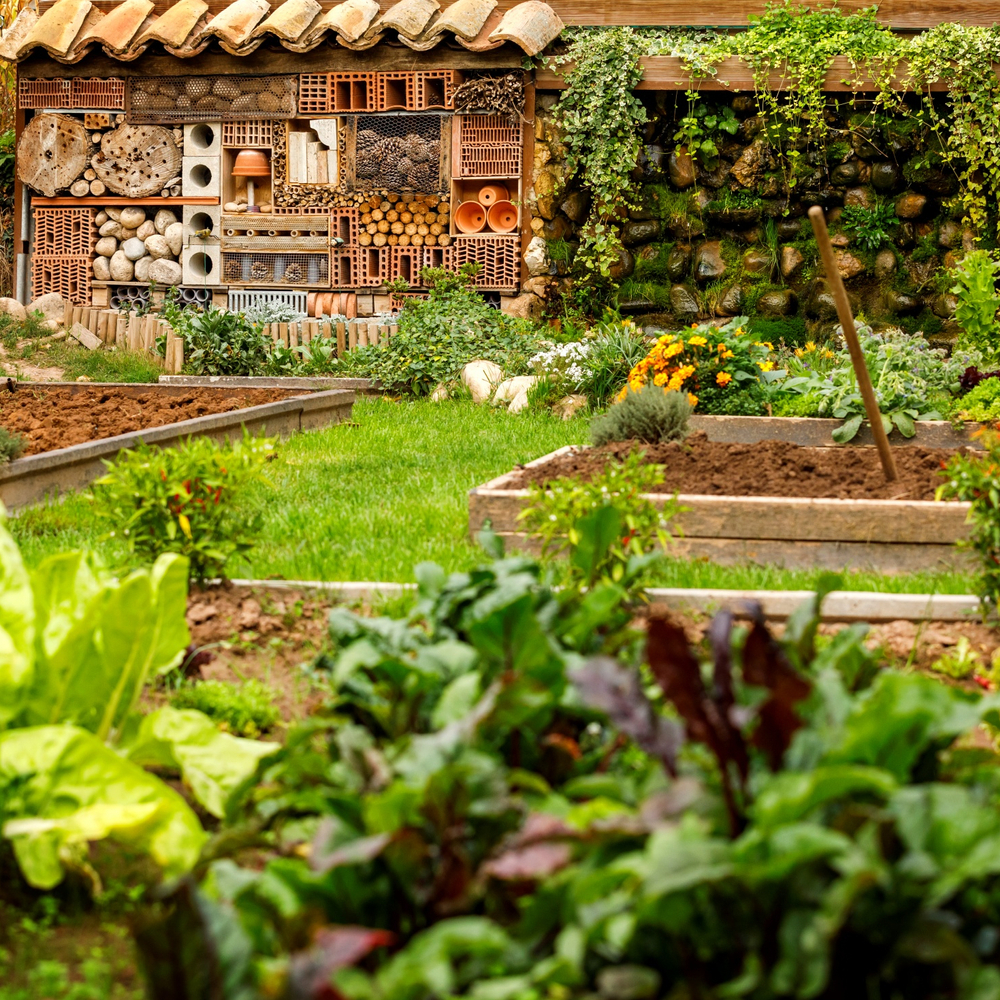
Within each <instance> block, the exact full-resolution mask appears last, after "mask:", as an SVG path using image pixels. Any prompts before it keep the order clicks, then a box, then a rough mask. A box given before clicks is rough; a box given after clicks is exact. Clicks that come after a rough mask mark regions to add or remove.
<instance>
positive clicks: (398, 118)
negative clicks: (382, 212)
mask: <svg viewBox="0 0 1000 1000" xmlns="http://www.w3.org/2000/svg"><path fill="white" fill-rule="evenodd" d="M355 148H356V155H355V181H356V186H357V187H358V188H361V189H362V190H365V189H369V188H392V189H396V190H404V191H405V190H410V191H424V192H434V191H439V190H440V189H441V116H440V115H379V116H376V115H359V116H358V131H357V140H356V147H355Z"/></svg>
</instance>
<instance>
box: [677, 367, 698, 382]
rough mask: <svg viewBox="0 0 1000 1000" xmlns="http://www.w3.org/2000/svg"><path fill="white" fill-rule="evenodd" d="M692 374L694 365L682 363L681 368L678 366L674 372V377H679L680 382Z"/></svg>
mask: <svg viewBox="0 0 1000 1000" xmlns="http://www.w3.org/2000/svg"><path fill="white" fill-rule="evenodd" d="M693 374H694V365H684V366H683V367H682V368H678V369H677V371H676V372H674V377H675V378H679V379H680V380H681V381H682V382H684V381H686V380H687V379H689V378H690V377H691V376H692V375H693Z"/></svg>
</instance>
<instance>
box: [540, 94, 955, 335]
mask: <svg viewBox="0 0 1000 1000" xmlns="http://www.w3.org/2000/svg"><path fill="white" fill-rule="evenodd" d="M557 99H558V98H557V95H556V94H541V93H540V94H539V95H538V101H537V114H536V120H535V158H534V171H533V177H532V185H531V187H530V189H529V191H528V208H529V209H530V212H531V216H532V222H531V225H532V230H533V239H532V241H531V244H530V246H529V249H528V252H527V254H526V258H525V259H526V262H527V264H528V268H529V272H530V275H531V276H530V278H529V279H528V281H527V283H526V284H525V287H524V291H525V293H526V294H525V295H522V296H521V298H522V300H525V307H524V310H523V311H524V312H526V313H530V312H532V311H535V312H537V311H538V308H540V306H541V302H540V301H538V302H536V303H535V305H536V306H537V307H538V308H534V307H532V305H531V303H530V302H527V300H528V297H529V296H532V297H536V298H537V299H538V300H541V299H545V300H547V301H548V302H550V303H552V302H553V301H554V300H558V298H559V296H560V295H561V294H563V293H565V292H566V291H568V290H569V288H570V287H571V279H570V277H569V275H570V272H571V260H572V256H573V253H574V250H575V247H576V245H577V243H578V240H579V232H580V227H581V225H582V224H584V223H585V221H586V218H587V213H588V210H589V199H588V197H587V195H586V193H585V192H583V191H580V190H574V189H573V188H572V187H569V186H567V184H566V180H565V174H566V166H565V149H564V147H563V145H562V144H561V142H560V138H559V133H558V129H557V128H556V127H555V124H554V119H553V113H552V109H553V107H554V105H555V103H556V101H557ZM643 100H644V101H645V103H646V105H647V111H648V114H649V118H650V121H649V122H648V123H647V125H646V129H645V135H644V146H643V151H642V154H641V156H640V160H639V163H638V165H637V166H636V169H635V170H634V171H633V177H634V180H635V189H634V195H635V200H636V203H637V204H638V205H639V207H638V208H636V209H633V210H631V211H629V212H628V213H627V217H624V216H625V213H624V212H623V220H622V237H623V242H624V245H625V249H624V250H623V251H622V254H621V259H620V261H618V262H617V263H616V265H615V267H614V268H613V274H614V277H615V278H616V280H617V281H618V282H619V291H618V301H619V305H620V308H621V311H622V312H623V313H625V314H632V315H634V316H636V318H637V321H639V322H641V323H643V324H657V325H677V324H680V323H684V322H690V321H691V320H694V319H705V318H710V317H712V316H720V317H724V316H731V315H738V314H741V313H748V314H750V315H757V316H761V317H766V318H771V319H790V320H792V321H793V322H794V323H796V324H797V325H799V326H802V321H804V322H805V324H807V325H809V326H812V325H813V324H829V323H831V322H834V321H835V314H836V311H835V307H834V302H833V296H832V294H831V292H830V288H829V284H828V282H827V281H826V279H825V277H824V275H823V269H822V264H821V262H820V261H819V259H818V248H817V246H816V242H815V240H814V239H813V236H812V230H811V227H810V225H809V223H808V220H807V218H806V212H807V210H808V208H809V207H810V206H811V205H813V204H820V205H822V206H823V207H824V208H825V209H826V210H827V219H828V224H829V228H830V233H831V237H832V240H833V243H834V246H835V247H836V255H837V260H838V264H839V270H840V273H841V275H842V277H843V278H844V280H845V283H846V286H847V289H848V292H849V294H850V296H851V299H852V302H853V304H854V307H855V310H856V311H860V312H863V313H864V315H865V316H866V317H867V318H868V319H869V320H872V321H880V320H881V321H891V322H894V323H897V324H899V325H902V326H903V327H904V328H907V329H911V330H916V329H921V330H923V331H924V332H925V333H926V334H928V336H931V337H932V338H941V339H944V340H947V339H949V338H950V335H951V334H952V332H953V327H954V323H953V322H952V321H951V319H950V317H951V315H952V313H953V311H954V307H955V302H954V298H953V297H952V296H951V295H950V294H948V292H947V287H948V281H947V277H946V275H945V269H946V268H947V267H948V266H950V265H952V264H953V263H954V262H955V254H956V251H958V252H959V253H960V252H961V251H962V250H963V249H969V248H971V246H972V245H973V244H972V233H971V231H969V230H968V228H966V227H964V226H963V224H962V222H961V217H962V212H961V208H960V206H959V205H958V204H957V202H958V199H957V198H956V197H955V195H956V194H957V192H958V182H957V179H956V177H955V176H954V173H953V172H951V171H950V170H948V169H947V168H945V167H943V166H942V165H941V163H940V157H938V156H937V155H936V154H935V153H934V148H935V142H936V140H935V139H934V138H933V137H932V136H931V134H930V133H929V131H928V130H927V129H926V126H925V125H924V124H923V122H922V121H921V119H920V118H918V117H917V116H907V115H899V116H894V117H891V118H890V117H887V116H885V115H881V116H874V115H873V114H872V113H871V112H870V110H868V111H866V110H865V109H864V108H863V107H861V106H860V104H859V105H858V106H855V107H852V106H851V105H850V104H849V103H848V102H847V101H844V100H841V101H838V100H836V99H835V98H833V97H832V96H831V99H830V102H829V105H828V110H827V119H828V123H829V135H828V138H827V140H826V145H825V148H819V147H815V146H804V147H803V148H802V149H801V151H800V154H799V156H797V157H793V158H791V159H789V158H788V157H786V156H781V155H780V154H776V153H775V150H774V148H773V147H772V145H771V144H770V142H769V141H768V138H767V136H766V131H767V130H766V128H765V123H764V121H763V119H762V118H761V117H760V116H759V115H758V113H757V110H758V109H757V103H756V101H755V99H754V98H753V96H752V95H746V94H743V95H735V96H734V95H730V94H724V93H710V92H706V93H704V94H702V96H701V101H700V105H701V106H702V107H704V108H705V109H706V111H707V112H708V114H709V115H715V116H717V117H719V118H720V120H721V115H723V114H725V115H726V116H727V119H728V120H729V121H730V122H732V123H733V125H738V127H736V131H735V133H734V134H729V133H728V132H727V131H724V130H721V129H716V130H715V131H710V130H706V134H708V135H710V137H711V138H712V139H713V140H714V141H715V143H716V145H717V147H718V157H717V158H715V159H714V160H713V159H709V160H708V161H707V162H696V161H694V160H692V159H691V157H689V156H688V155H687V154H686V153H685V152H684V151H683V150H682V149H680V148H679V146H678V143H677V142H676V140H675V139H674V136H675V135H676V133H677V130H678V127H679V121H680V119H681V118H683V117H684V115H685V114H686V113H687V101H686V98H685V96H684V94H683V93H682V92H679V93H674V92H669V93H666V92H665V93H652V94H648V93H643ZM915 107H916V105H915ZM726 109H730V111H731V113H730V111H727V110H726ZM733 115H735V120H734V119H733V117H732V116H733ZM848 207H853V208H856V209H857V208H860V209H866V210H868V212H873V211H874V212H877V211H878V210H879V209H881V211H882V212H883V213H884V215H883V220H882V223H881V226H879V225H877V224H876V222H875V216H873V215H869V214H868V213H867V212H861V213H851V212H848V214H847V216H846V217H845V215H844V209H845V208H848ZM852 214H854V216H855V221H856V220H857V218H858V216H860V218H861V220H862V221H863V222H865V223H868V224H870V225H869V229H870V228H871V226H872V225H874V227H875V230H876V234H875V235H874V238H871V237H872V234H871V233H870V232H869V234H868V235H869V237H870V238H869V239H868V240H867V241H866V240H865V238H864V237H865V235H866V234H865V232H864V231H863V230H859V229H858V228H857V227H855V226H852V225H849V224H848V223H849V222H850V221H851V215H852ZM879 228H881V229H882V230H883V231H884V233H885V234H886V235H887V237H888V238H887V239H886V240H885V241H884V242H881V243H880V244H878V245H876V246H872V245H871V244H872V243H873V242H875V243H877V242H878V235H877V230H878V229H879ZM866 242H867V243H868V244H869V245H866ZM550 308H551V306H550Z"/></svg>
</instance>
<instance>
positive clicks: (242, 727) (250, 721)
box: [170, 680, 281, 738]
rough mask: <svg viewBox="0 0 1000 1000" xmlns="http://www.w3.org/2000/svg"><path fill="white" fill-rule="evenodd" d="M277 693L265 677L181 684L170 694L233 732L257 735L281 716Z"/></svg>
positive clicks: (175, 702)
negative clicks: (258, 679)
mask: <svg viewBox="0 0 1000 1000" xmlns="http://www.w3.org/2000/svg"><path fill="white" fill-rule="evenodd" d="M275 697H276V692H275V690H274V688H272V687H269V686H268V685H267V684H264V683H263V682H262V681H257V680H249V681H244V682H243V683H242V684H231V683H227V682H226V681H216V680H204V681H194V682H191V683H189V684H185V685H184V686H183V687H180V688H178V689H177V690H176V691H175V692H174V693H173V694H172V695H171V696H170V704H171V705H173V706H174V708H194V709H197V710H198V711H199V712H203V713H204V714H205V715H207V716H208V717H209V718H210V719H211V720H212V721H213V722H215V723H216V724H217V725H218V726H219V727H220V728H221V729H223V730H225V731H226V732H229V733H232V734H233V735H234V736H247V737H250V738H256V737H258V736H260V735H261V733H266V732H268V730H270V729H272V728H273V727H274V726H275V725H277V723H278V722H279V721H280V720H281V713H280V712H279V711H278V707H277V705H275V703H274V702H275Z"/></svg>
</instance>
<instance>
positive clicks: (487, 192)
mask: <svg viewBox="0 0 1000 1000" xmlns="http://www.w3.org/2000/svg"><path fill="white" fill-rule="evenodd" d="M509 197H510V192H509V191H508V190H507V189H506V188H505V187H504V186H503V185H502V184H487V185H485V186H484V187H481V188H480V189H479V203H480V204H481V205H485V206H486V207H487V208H489V207H490V205H495V204H496V203H497V202H498V201H506V200H507V199H508V198H509Z"/></svg>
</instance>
